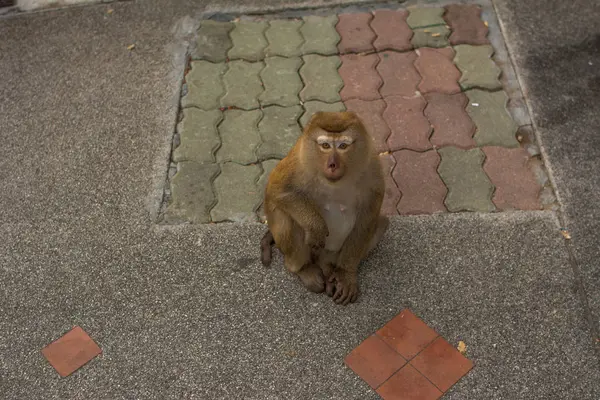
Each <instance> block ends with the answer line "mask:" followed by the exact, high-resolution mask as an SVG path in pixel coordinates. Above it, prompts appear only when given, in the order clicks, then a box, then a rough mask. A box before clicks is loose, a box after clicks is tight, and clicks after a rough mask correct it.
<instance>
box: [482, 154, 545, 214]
mask: <svg viewBox="0 0 600 400" xmlns="http://www.w3.org/2000/svg"><path fill="white" fill-rule="evenodd" d="M482 150H483V152H484V153H485V155H486V160H485V163H484V164H483V170H484V171H485V173H486V174H487V175H488V177H489V178H490V180H491V181H492V183H493V184H494V186H495V187H496V190H495V191H494V197H493V198H492V201H493V202H494V204H495V205H496V207H498V209H500V210H514V209H517V210H539V209H541V205H540V201H539V194H540V190H541V189H542V187H541V186H540V185H539V183H538V182H537V180H536V178H535V175H534V174H533V172H532V171H531V169H529V166H528V165H527V164H528V160H529V158H530V156H529V153H528V152H527V150H525V149H523V148H516V149H506V148H503V147H484V148H483V149H482Z"/></svg>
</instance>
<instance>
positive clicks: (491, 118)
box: [465, 89, 519, 147]
mask: <svg viewBox="0 0 600 400" xmlns="http://www.w3.org/2000/svg"><path fill="white" fill-rule="evenodd" d="M465 93H466V94H467V96H468V97H469V104H468V105H467V112H468V113H469V115H470V116H471V119H472V120H473V122H474V123H475V126H477V131H476V132H475V136H474V139H475V142H476V143H477V145H478V146H501V147H519V142H518V141H517V139H516V137H515V136H516V133H517V128H518V127H517V124H516V123H515V121H514V120H513V119H512V117H511V116H510V114H509V112H508V110H507V109H506V103H507V102H508V96H507V95H506V93H505V92H504V91H502V90H501V91H499V92H486V91H484V90H478V89H473V90H469V91H467V92H465Z"/></svg>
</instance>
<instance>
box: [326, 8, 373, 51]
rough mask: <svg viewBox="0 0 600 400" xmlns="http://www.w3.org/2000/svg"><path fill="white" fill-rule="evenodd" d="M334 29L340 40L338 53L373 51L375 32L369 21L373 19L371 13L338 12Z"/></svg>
mask: <svg viewBox="0 0 600 400" xmlns="http://www.w3.org/2000/svg"><path fill="white" fill-rule="evenodd" d="M338 18H339V21H338V23H337V25H336V27H335V28H336V29H337V31H338V33H339V34H340V37H341V40H340V42H339V43H338V50H339V51H340V53H342V54H344V53H362V52H367V51H373V41H374V40H375V36H376V35H375V32H373V30H372V29H371V26H370V25H369V23H370V22H371V20H372V19H373V14H371V13H354V14H340V15H339V16H338Z"/></svg>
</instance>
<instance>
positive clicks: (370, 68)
mask: <svg viewBox="0 0 600 400" xmlns="http://www.w3.org/2000/svg"><path fill="white" fill-rule="evenodd" d="M341 59H342V65H341V67H340V68H339V70H338V72H339V74H340V76H341V77H342V80H343V81H344V87H343V88H342V90H341V91H340V96H341V97H342V100H343V101H346V100H349V99H353V98H356V99H362V100H376V99H378V98H380V97H381V96H380V95H379V87H380V86H381V83H382V82H381V77H380V76H379V74H378V73H377V71H376V70H375V67H376V65H377V63H378V62H379V57H378V56H377V54H368V55H358V54H347V55H343V56H341Z"/></svg>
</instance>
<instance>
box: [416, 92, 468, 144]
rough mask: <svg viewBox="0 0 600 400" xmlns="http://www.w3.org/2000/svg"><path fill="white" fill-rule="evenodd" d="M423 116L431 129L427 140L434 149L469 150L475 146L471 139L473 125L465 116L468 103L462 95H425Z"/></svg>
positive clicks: (466, 115)
mask: <svg viewBox="0 0 600 400" xmlns="http://www.w3.org/2000/svg"><path fill="white" fill-rule="evenodd" d="M424 97H425V100H426V101H427V107H425V111H424V113H425V116H426V117H427V119H428V120H429V123H431V126H432V127H433V134H432V135H431V137H430V138H429V140H430V141H431V143H432V144H433V145H434V146H435V147H442V146H456V147H460V148H463V149H469V148H472V147H475V146H477V143H476V142H475V140H474V139H473V135H474V134H475V129H476V128H475V124H474V123H473V121H472V120H471V117H469V114H467V110H466V106H467V103H468V102H469V99H468V98H467V96H465V94H464V93H457V94H443V93H427V94H426V95H425V96H424Z"/></svg>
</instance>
